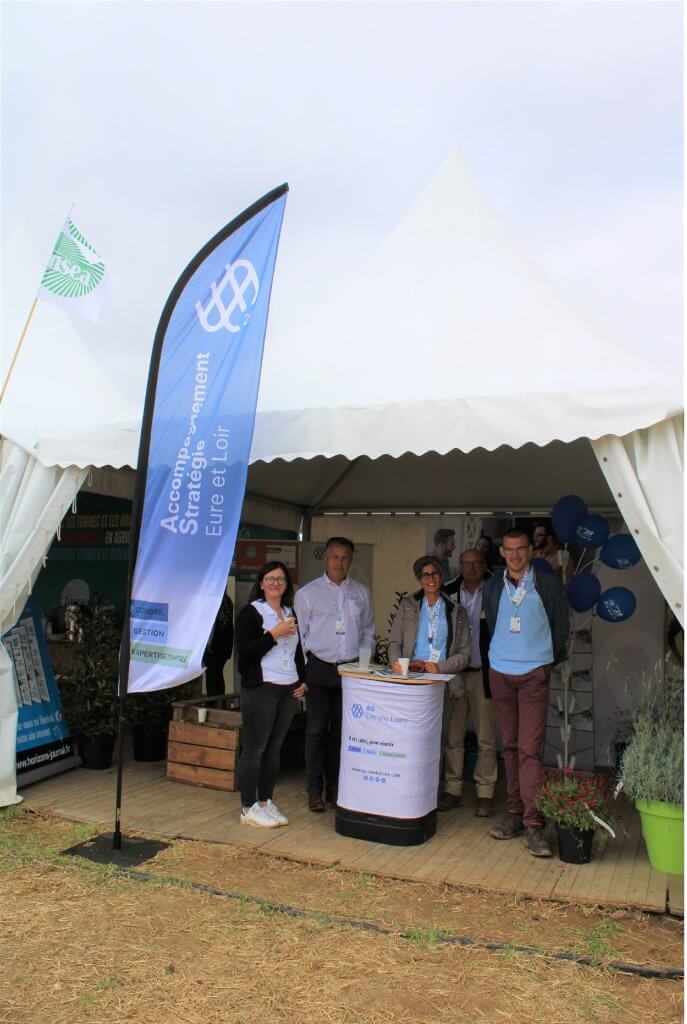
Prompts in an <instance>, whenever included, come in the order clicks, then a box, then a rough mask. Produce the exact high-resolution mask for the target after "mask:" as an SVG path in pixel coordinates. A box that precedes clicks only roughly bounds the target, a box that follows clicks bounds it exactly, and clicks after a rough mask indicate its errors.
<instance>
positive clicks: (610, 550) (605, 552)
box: [599, 533, 642, 569]
mask: <svg viewBox="0 0 687 1024" xmlns="http://www.w3.org/2000/svg"><path fill="white" fill-rule="evenodd" d="M641 557H642V555H641V552H640V550H639V548H638V547H637V544H636V543H635V540H634V538H633V537H631V536H630V534H629V533H616V535H615V536H614V537H609V539H608V540H607V541H606V543H605V544H604V546H603V547H602V548H601V551H600V553H599V558H600V559H601V561H602V562H603V564H604V565H607V566H608V567H609V568H610V569H631V568H632V566H633V565H636V564H637V562H638V561H639V560H640V558H641Z"/></svg>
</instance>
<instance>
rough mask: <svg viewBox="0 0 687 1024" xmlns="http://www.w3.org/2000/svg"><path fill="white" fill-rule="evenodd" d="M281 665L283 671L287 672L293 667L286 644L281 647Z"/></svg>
mask: <svg viewBox="0 0 687 1024" xmlns="http://www.w3.org/2000/svg"><path fill="white" fill-rule="evenodd" d="M281 667H282V671H283V672H287V671H288V670H289V669H290V668H291V655H290V653H289V649H288V647H286V646H283V647H282V649H281Z"/></svg>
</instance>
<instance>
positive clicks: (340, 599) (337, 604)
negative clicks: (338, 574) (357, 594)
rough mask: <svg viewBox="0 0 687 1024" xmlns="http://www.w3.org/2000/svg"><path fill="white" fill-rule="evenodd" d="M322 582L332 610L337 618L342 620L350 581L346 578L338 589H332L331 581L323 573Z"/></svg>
mask: <svg viewBox="0 0 687 1024" xmlns="http://www.w3.org/2000/svg"><path fill="white" fill-rule="evenodd" d="M324 582H325V583H326V584H327V590H328V591H329V596H330V598H331V601H332V604H333V605H334V610H335V612H336V614H337V616H338V617H339V618H340V619H342V618H343V614H344V608H345V606H346V601H347V600H348V587H349V584H350V580H349V578H348V576H347V577H346V579H345V580H344V581H343V583H342V584H341V586H340V587H334V586H332V581H331V580H330V579H329V576H327V574H326V573H325V574H324Z"/></svg>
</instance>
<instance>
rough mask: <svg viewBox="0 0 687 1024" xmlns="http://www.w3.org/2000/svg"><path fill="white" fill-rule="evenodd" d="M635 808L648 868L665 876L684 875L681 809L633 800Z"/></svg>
mask: <svg viewBox="0 0 687 1024" xmlns="http://www.w3.org/2000/svg"><path fill="white" fill-rule="evenodd" d="M635 806H636V808H637V810H638V811H639V816H640V818H641V819H642V833H643V835H644V842H645V843H646V851H647V853H648V854H649V863H650V864H651V866H652V868H654V870H655V871H665V873H666V874H667V875H682V874H684V832H683V830H684V816H685V812H684V809H683V808H682V807H676V806H675V805H674V804H660V803H649V802H648V801H646V800H637V801H636V803H635Z"/></svg>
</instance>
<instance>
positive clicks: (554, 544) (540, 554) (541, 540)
mask: <svg viewBox="0 0 687 1024" xmlns="http://www.w3.org/2000/svg"><path fill="white" fill-rule="evenodd" d="M532 548H533V555H532V557H533V558H543V559H544V561H545V562H547V563H548V565H550V567H551V570H552V571H553V572H554V573H555V574H556V576H558V577H559V578H562V576H563V564H564V563H565V567H566V576H565V579H566V581H567V580H569V579H570V578H571V577H572V576H573V575H574V573H575V565H574V562H573V560H572V557H571V556H570V554H569V553H566V552H564V551H563V550H562V548H561V545H560V544H559V543H558V539H557V537H556V535H555V533H554V532H553V530H552V528H551V526H550V525H549V524H548V523H544V522H538V523H535V525H534V530H533V531H532ZM535 568H536V565H535ZM545 571H546V570H545Z"/></svg>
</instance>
